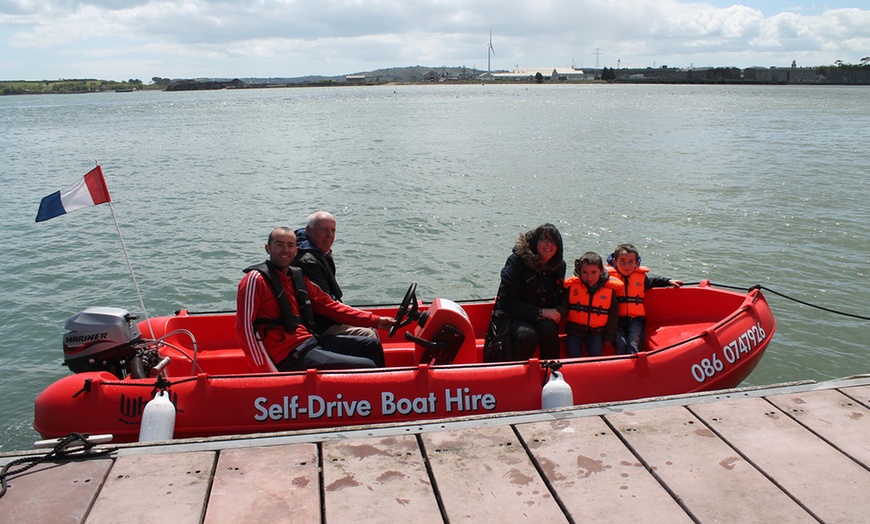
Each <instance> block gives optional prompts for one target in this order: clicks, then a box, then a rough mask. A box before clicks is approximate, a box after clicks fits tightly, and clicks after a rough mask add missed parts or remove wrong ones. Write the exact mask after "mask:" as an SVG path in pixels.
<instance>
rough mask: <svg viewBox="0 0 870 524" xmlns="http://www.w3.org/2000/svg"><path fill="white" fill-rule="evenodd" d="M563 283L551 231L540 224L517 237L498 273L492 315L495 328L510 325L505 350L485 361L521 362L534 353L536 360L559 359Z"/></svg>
mask: <svg viewBox="0 0 870 524" xmlns="http://www.w3.org/2000/svg"><path fill="white" fill-rule="evenodd" d="M564 280H565V260H564V259H563V255H562V235H561V234H560V233H559V230H558V229H557V228H556V226H554V225H553V224H544V225H542V226H539V227H537V228H536V229H533V230H532V231H528V232H526V233H523V234H521V235H520V236H519V238H518V239H517V243H516V246H514V249H513V253H511V255H510V256H509V257H508V259H507V262H506V263H505V265H504V268H502V270H501V283H500V284H499V286H498V296H497V297H496V301H495V309H494V311H493V320H494V321H496V322H498V321H499V319H500V320H501V321H504V319H505V317H507V318H509V319H510V326H509V328H508V329H509V335H510V344H509V347H510V350H509V352H508V354H507V355H488V360H527V359H529V358H531V356H532V354H533V353H534V352H535V348H536V347H540V358H541V359H542V360H544V359H555V358H559V322H560V321H561V320H562V317H563V316H564V315H565V311H564V305H563V301H562V297H563V296H564V287H563V285H562V284H563V281H564Z"/></svg>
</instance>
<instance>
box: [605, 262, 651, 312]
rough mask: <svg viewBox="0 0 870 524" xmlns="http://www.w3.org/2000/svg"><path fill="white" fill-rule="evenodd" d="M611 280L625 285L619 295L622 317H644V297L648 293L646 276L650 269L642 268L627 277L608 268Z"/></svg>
mask: <svg viewBox="0 0 870 524" xmlns="http://www.w3.org/2000/svg"><path fill="white" fill-rule="evenodd" d="M607 271H608V273H610V278H616V279H618V280H619V281H620V282H622V283H623V287H622V289H621V290H620V291H619V293H618V294H617V299H616V300H617V301H618V302H619V316H620V317H632V318H634V317H644V316H646V312H645V311H644V309H643V296H644V293H645V291H646V289H645V288H646V274H647V273H649V268H648V267H644V266H640V267H638V268H636V269H635V270H634V271H633V272H632V273H631V274H630V275H628V276H627V277H626V276H624V275H623V274H622V273H620V272H619V271H618V270H616V269H615V268H612V267H608V268H607Z"/></svg>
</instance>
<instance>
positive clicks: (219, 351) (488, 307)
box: [33, 281, 776, 442]
mask: <svg viewBox="0 0 870 524" xmlns="http://www.w3.org/2000/svg"><path fill="white" fill-rule="evenodd" d="M415 288H416V286H415V285H412V286H411V288H410V289H409V290H408V293H407V294H406V296H405V299H404V300H403V301H402V304H401V305H400V306H399V307H398V308H397V307H392V308H372V310H373V311H375V312H376V313H377V314H378V315H381V316H387V315H389V316H396V317H397V319H398V320H399V321H400V322H399V326H400V327H398V329H394V331H395V333H394V335H393V336H388V334H387V333H380V336H381V340H382V341H384V349H385V353H386V363H387V366H386V367H385V368H380V369H366V370H351V371H347V370H344V371H318V370H314V369H311V370H308V371H302V372H290V373H279V372H276V371H271V370H268V369H252V368H251V366H250V365H249V364H248V359H247V358H246V357H245V355H244V353H243V351H242V349H241V348H240V347H239V344H238V342H237V341H236V337H235V332H234V322H235V315H234V314H231V313H230V314H227V313H222V314H218V313H214V314H191V313H189V312H188V311H180V312H178V313H177V314H176V315H174V316H164V317H157V318H152V319H150V321H148V322H145V321H143V322H141V323H138V324H136V323H135V322H134V320H133V318H132V317H130V315H129V314H127V313H126V311H124V310H122V309H116V308H92V310H86V311H85V312H83V313H80V314H79V315H81V316H83V317H82V318H81V319H80V320H81V323H82V324H83V325H88V319H91V320H93V318H94V317H96V318H97V319H98V320H97V321H96V322H95V326H94V332H93V333H90V334H87V333H86V334H80V332H72V333H67V334H66V335H65V340H64V348H65V353H66V350H67V346H68V345H69V346H70V348H72V347H74V346H75V347H76V348H77V349H70V351H69V354H67V358H66V364H67V365H69V367H70V369H71V370H72V371H74V372H75V374H72V375H69V376H66V377H64V378H62V379H60V380H58V381H57V382H55V383H54V384H52V385H50V386H49V387H47V388H46V389H45V390H44V391H43V392H42V393H41V394H40V395H39V396H38V397H37V399H36V401H35V416H34V423H33V425H34V428H35V429H36V430H37V431H38V432H39V433H40V434H41V435H42V436H43V437H44V438H55V437H63V436H66V435H68V434H69V433H71V432H78V433H89V434H107V433H108V434H112V435H113V436H114V440H115V441H121V442H125V441H136V440H137V438H138V437H139V431H140V425H141V421H142V413H143V410H144V408H145V406H146V404H147V403H148V402H149V401H150V400H151V399H152V398H153V397H154V396H155V393H156V392H157V391H158V390H161V389H162V390H166V391H167V393H168V394H169V398H170V399H171V401H172V404H174V406H175V410H176V414H175V425H174V438H187V437H205V436H214V435H230V434H245V433H265V432H275V431H288V430H302V429H311V428H333V427H340V426H352V425H361V424H383V423H412V422H416V421H422V420H429V419H441V418H452V417H460V416H466V415H485V414H492V413H501V412H516V411H528V410H537V409H541V407H542V386H543V384H544V383H545V382H547V378H548V376H549V375H550V374H551V373H552V371H551V369H552V368H551V366H550V365H549V364H550V363H545V362H541V361H539V360H538V359H537V358H532V359H530V360H527V361H521V362H503V363H483V337H484V334H485V333H486V330H487V326H488V324H489V319H490V314H491V312H492V307H493V302H492V301H488V302H477V303H463V304H458V303H456V302H453V301H451V300H447V299H435V300H434V301H433V302H432V303H431V304H430V305H428V306H426V305H424V304H423V303H422V302H420V301H418V300H417V298H416V292H415ZM644 304H645V306H646V311H647V338H646V340H645V343H644V349H645V351H642V352H640V353H638V354H634V355H620V356H616V355H613V354H610V355H608V354H605V355H604V356H601V357H589V358H576V359H568V358H565V359H561V360H560V361H559V364H561V368H559V370H558V373H560V374H561V375H562V377H563V379H564V381H565V382H566V383H567V384H568V385H570V388H571V390H572V392H573V404H574V405H581V404H591V403H598V402H609V401H622V400H631V399H638V398H645V397H654V396H662V395H671V394H680V393H692V392H698V391H709V390H716V389H724V388H731V387H735V386H737V385H739V384H740V383H741V382H742V381H743V380H744V379H745V378H746V377H747V376H748V375H749V374H750V373H751V372H752V370H753V369H754V368H755V366H756V365H757V364H758V362H759V360H760V359H761V356H762V354H763V353H764V351H765V349H766V348H767V345H768V344H769V342H770V339H771V337H772V336H773V333H774V330H775V328H776V321H775V320H774V317H773V314H772V313H771V310H770V307H769V306H768V303H767V301H766V300H765V298H764V296H763V295H762V293H761V291H760V290H759V289H751V290H749V291H748V292H743V293H738V292H734V291H729V290H725V289H720V288H717V287H714V286H712V285H710V284H709V282H707V281H704V282H701V283H700V285H697V286H683V287H681V288H656V289H651V290H649V291H648V293H647V295H646V298H645V300H644ZM93 309H96V310H97V311H93ZM94 313H95V314H94ZM105 315H108V316H110V317H114V318H117V319H118V322H119V325H117V326H115V327H114V328H113V329H115V328H117V329H120V330H121V331H122V332H123V331H125V330H127V331H129V332H128V333H121V335H119V336H120V338H121V339H122V340H120V341H113V339H114V338H117V337H116V335H117V333H116V332H115V331H112V329H106V327H105V325H104V322H103V321H102V320H99V318H100V317H101V316H105ZM75 318H76V317H73V318H72V319H70V321H69V322H68V323H67V328H68V329H69V328H70V322H73V319H75ZM79 327H81V326H79ZM140 333H142V334H146V335H150V336H151V337H152V338H151V339H145V338H141V336H140V337H137V335H139V334H140ZM83 339H84V340H83ZM115 342H120V343H119V344H117V345H114V346H113V347H110V348H103V349H97V350H94V347H95V345H99V343H105V344H114V343H115ZM84 346H87V347H89V348H90V349H91V350H94V351H96V352H92V353H90V354H89V356H88V355H84V354H83V353H86V352H87V351H82V350H81V348H82V347H84ZM563 355H564V347H563ZM166 357H168V365H165V367H163V364H165V361H166V360H167V359H166ZM160 360H163V361H164V362H159V363H158V362H157V361H160ZM152 368H153V369H152ZM161 368H162V369H161ZM137 376H138V377H143V376H144V377H145V378H135V377H137ZM568 398H569V402H568V404H572V402H570V398H571V397H570V396H569V397H568Z"/></svg>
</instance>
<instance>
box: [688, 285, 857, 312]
mask: <svg viewBox="0 0 870 524" xmlns="http://www.w3.org/2000/svg"><path fill="white" fill-rule="evenodd" d="M698 284H700V282H687V283H685V284H683V285H684V286H696V285H698ZM710 285H711V286H713V287H721V288H724V289H734V290H737V291H746V288H745V287H739V286H728V285H725V284H714V283H713V282H710ZM753 289H763V290H764V291H769V292H771V293H773V294H774V295H776V296H779V297H782V298H784V299H786V300H791V301H792V302H797V303H798V304H801V305H804V306H807V307H811V308H815V309H820V310H822V311H827V312H828V313H833V314H835V315H842V316H844V317H849V318H857V319H859V320H870V317H865V316H862V315H856V314H854V313H846V312H845V311H838V310H836V309H830V308H826V307H824V306H819V305H817V304H812V303H810V302H806V301H804V300H800V299H797V298H794V297H790V296H788V295H786V294H785V293H780V292H779V291H775V290H773V289H770V288H769V287H767V286H762V285H761V284H756V285H754V286H752V287H750V288H749V290H750V291H751V290H753Z"/></svg>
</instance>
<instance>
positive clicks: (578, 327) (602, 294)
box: [565, 251, 622, 358]
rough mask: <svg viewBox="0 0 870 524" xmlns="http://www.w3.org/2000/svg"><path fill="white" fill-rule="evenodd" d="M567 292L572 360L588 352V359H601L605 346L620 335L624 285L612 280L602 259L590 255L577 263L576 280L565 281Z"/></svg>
mask: <svg viewBox="0 0 870 524" xmlns="http://www.w3.org/2000/svg"><path fill="white" fill-rule="evenodd" d="M565 288H566V289H567V293H566V294H565V301H566V302H567V307H568V321H567V323H566V324H565V333H566V334H567V335H568V336H567V338H566V350H567V355H568V357H569V358H575V357H582V356H583V350H584V348H585V350H586V351H585V352H586V355H587V356H590V357H598V356H601V353H602V350H603V348H604V343H605V342H608V343H609V342H613V340H614V336H615V334H616V325H617V322H618V320H619V304H618V303H617V301H616V297H617V295H618V293H619V290H620V288H622V283H621V282H620V281H619V280H617V279H614V278H611V277H609V276H608V274H607V271H606V270H605V269H604V263H603V262H602V261H601V256H600V255H599V254H597V253H592V252H591V251H590V252H588V253H585V254H584V255H583V256H582V257H580V258H578V259H577V260H575V261H574V276H573V277H570V278H568V279H567V280H565Z"/></svg>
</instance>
